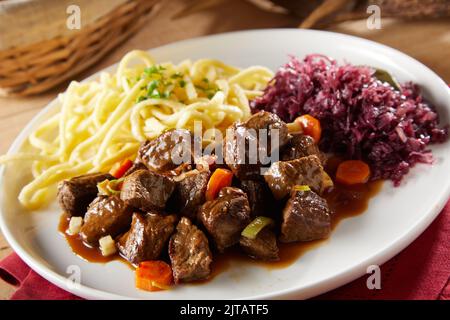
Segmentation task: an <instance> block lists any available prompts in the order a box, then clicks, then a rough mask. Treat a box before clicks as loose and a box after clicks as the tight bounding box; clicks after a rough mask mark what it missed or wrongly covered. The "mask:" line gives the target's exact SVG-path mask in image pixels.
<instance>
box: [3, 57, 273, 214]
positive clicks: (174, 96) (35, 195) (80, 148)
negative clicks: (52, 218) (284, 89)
mask: <svg viewBox="0 0 450 320" xmlns="http://www.w3.org/2000/svg"><path fill="white" fill-rule="evenodd" d="M272 77H273V73H272V71H270V70H269V69H267V68H265V67H260V66H252V67H249V68H246V69H242V70H241V69H239V68H236V67H233V66H229V65H227V64H225V63H223V62H221V61H217V60H211V59H201V60H198V61H195V62H191V61H190V60H186V61H183V62H181V63H179V64H173V63H170V62H167V63H161V64H155V62H154V60H153V58H152V57H151V56H150V55H149V54H148V53H147V52H145V51H138V50H135V51H131V52H129V53H128V54H127V55H125V56H124V57H123V59H122V60H121V61H120V63H119V65H118V67H117V70H116V71H115V72H114V73H112V74H111V73H106V72H104V73H102V74H101V75H100V76H99V78H98V79H97V80H94V81H88V82H81V83H79V82H75V81H74V82H72V83H71V84H70V85H69V87H68V88H67V90H66V92H65V93H62V94H60V95H59V97H58V99H59V107H58V108H59V109H58V112H57V113H56V114H55V115H54V116H52V117H51V118H49V119H48V120H46V121H45V122H43V123H42V124H41V125H40V126H39V127H38V128H36V129H35V130H34V131H33V132H32V133H31V134H30V136H29V137H28V142H29V144H30V145H31V146H32V147H33V148H34V149H35V152H31V153H30V152H27V153H18V154H11V155H6V156H2V157H0V164H6V163H8V162H12V161H28V162H30V161H31V172H32V175H33V180H32V181H30V182H29V183H28V184H27V185H26V186H24V187H23V189H22V191H21V192H20V194H19V201H20V203H21V204H22V205H23V206H24V207H26V208H28V209H30V210H33V209H37V208H40V207H43V206H44V205H46V204H47V203H48V202H49V201H51V200H52V199H53V198H54V195H55V191H56V185H57V183H58V182H59V181H61V180H63V179H67V178H71V177H74V176H77V175H81V174H85V173H93V172H99V171H108V170H109V169H110V168H111V166H112V165H113V164H114V163H116V162H117V161H120V160H122V159H124V158H134V157H135V155H136V152H137V150H138V148H139V145H140V143H141V142H142V141H144V140H146V139H153V138H155V137H156V136H158V135H159V134H161V133H162V132H163V131H165V130H168V129H172V128H185V129H189V130H193V127H194V122H196V121H200V122H201V123H202V126H203V129H204V130H206V129H212V128H216V129H217V130H221V131H223V130H225V128H226V127H228V126H229V125H230V124H231V123H233V122H235V121H239V120H245V119H247V118H248V117H249V116H250V107H249V100H250V99H252V98H254V97H255V96H258V95H261V94H262V90H263V89H264V88H265V87H266V85H267V83H268V82H269V81H270V79H271V78H272Z"/></svg>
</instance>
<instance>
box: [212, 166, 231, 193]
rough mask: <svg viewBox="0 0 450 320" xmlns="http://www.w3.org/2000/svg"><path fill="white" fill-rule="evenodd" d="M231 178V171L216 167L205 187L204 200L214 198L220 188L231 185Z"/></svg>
mask: <svg viewBox="0 0 450 320" xmlns="http://www.w3.org/2000/svg"><path fill="white" fill-rule="evenodd" d="M232 180H233V173H232V172H231V171H230V170H227V169H222V168H219V169H216V171H214V173H213V174H212V175H211V178H209V181H208V186H207V187H206V200H208V201H210V200H214V199H215V198H216V197H217V194H218V193H219V191H220V190H221V189H222V188H225V187H229V186H231V182H232Z"/></svg>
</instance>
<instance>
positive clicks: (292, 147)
mask: <svg viewBox="0 0 450 320" xmlns="http://www.w3.org/2000/svg"><path fill="white" fill-rule="evenodd" d="M312 155H315V156H317V157H318V158H319V159H320V160H321V162H322V165H323V163H324V160H325V156H324V155H323V154H322V152H320V150H319V147H318V146H317V144H316V143H315V142H314V139H313V138H311V137H310V136H307V135H303V134H299V133H295V134H292V135H291V137H290V139H289V142H288V143H287V144H286V146H284V148H283V151H282V152H281V157H280V158H281V160H283V161H289V160H294V159H299V158H303V157H307V156H312Z"/></svg>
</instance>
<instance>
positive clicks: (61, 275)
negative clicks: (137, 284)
mask: <svg viewBox="0 0 450 320" xmlns="http://www.w3.org/2000/svg"><path fill="white" fill-rule="evenodd" d="M151 53H152V54H153V55H154V56H155V58H156V59H157V61H167V60H172V61H174V62H179V61H181V60H183V59H186V58H190V59H197V58H204V57H210V58H217V59H221V60H224V61H225V62H227V63H229V64H232V65H237V66H240V67H246V66H250V65H254V64H260V65H264V66H267V67H269V68H271V69H273V70H275V69H276V68H277V67H279V66H280V65H281V64H283V63H285V62H286V61H287V60H288V55H289V54H293V55H297V56H299V57H303V56H304V55H306V54H309V53H322V54H326V55H329V56H332V57H334V58H336V59H338V60H339V61H340V62H342V61H344V60H345V61H348V62H351V63H353V64H365V65H371V66H375V67H380V68H383V69H386V70H389V71H391V72H392V73H393V74H394V75H395V76H397V78H398V79H399V80H400V81H407V80H412V81H414V82H416V83H418V84H419V85H421V86H422V87H423V89H424V92H425V95H426V97H428V98H429V99H430V100H431V101H433V103H434V104H436V105H437V106H438V109H439V112H440V114H441V119H442V122H443V123H450V116H449V106H450V93H449V90H448V88H447V86H446V84H445V83H444V82H443V81H442V80H441V79H440V78H439V77H438V76H437V75H436V74H434V73H433V72H432V71H431V70H430V69H428V68H427V67H425V66H424V65H422V64H421V63H419V62H417V61H416V60H414V59H412V58H410V57H408V56H406V55H405V54H403V53H401V52H398V51H396V50H393V49H391V48H388V47H386V46H383V45H380V44H377V43H374V42H371V41H367V40H363V39H359V38H355V37H350V36H346V35H342V34H336V33H329V32H321V31H310V30H281V29H280V30H263V31H249V32H238V33H228V34H222V35H217V36H210V37H205V38H199V39H193V40H187V41H182V42H178V43H175V44H171V45H168V46H164V47H160V48H156V49H152V50H151ZM94 76H95V75H94ZM55 106H56V104H55V102H53V103H50V105H49V106H47V107H46V108H45V109H44V110H43V111H42V112H41V113H39V114H38V115H37V116H36V118H35V119H34V120H33V121H32V122H31V123H30V124H29V125H28V126H27V127H26V128H25V129H24V130H23V132H22V133H21V134H20V135H19V137H18V138H17V139H16V141H15V142H14V144H13V145H12V147H11V149H10V153H14V152H17V151H18V150H19V149H20V148H21V146H22V144H23V142H24V141H25V138H26V136H27V135H28V134H29V133H30V132H31V130H32V128H34V127H35V126H36V125H37V124H39V123H40V122H41V121H43V120H44V119H47V118H48V117H49V115H50V114H51V113H52V112H54V110H55ZM432 149H433V152H434V155H435V157H436V163H435V164H434V165H433V166H425V165H418V166H417V167H416V168H414V169H413V170H412V172H411V173H410V174H409V175H408V176H407V178H406V179H405V181H404V182H403V184H402V185H401V186H400V187H398V188H393V187H392V185H391V183H389V182H388V183H385V184H384V187H383V189H382V191H381V192H380V193H379V194H378V195H377V196H376V197H375V198H374V199H373V200H372V201H371V203H370V206H369V209H368V210H367V211H366V212H365V213H364V214H362V215H360V216H358V217H355V218H351V219H346V220H344V221H342V222H341V223H340V224H339V225H338V227H337V228H336V229H335V231H334V232H333V234H332V235H331V238H330V239H329V240H328V241H327V242H326V243H323V244H322V245H320V246H318V247H317V248H315V249H313V250H310V251H308V252H307V253H306V254H304V255H303V256H302V257H301V258H299V259H298V260H297V261H296V262H295V263H294V264H292V265H291V266H289V267H287V268H284V269H276V270H267V269H266V268H264V267H258V266H248V265H236V266H233V267H231V268H230V269H229V270H228V271H227V272H224V273H222V274H220V275H219V276H218V277H216V278H215V279H214V280H213V281H211V282H208V283H207V284H204V285H181V286H178V287H177V288H176V289H174V290H170V291H162V292H157V293H149V292H143V291H139V290H136V289H135V288H134V279H133V272H132V270H131V269H130V268H128V267H127V266H126V265H125V264H124V263H120V262H111V263H108V264H105V265H103V264H96V263H89V262H86V261H84V260H82V259H80V258H79V257H77V256H75V255H74V254H73V253H72V251H71V250H70V248H69V246H68V244H67V243H66V241H65V240H64V238H63V237H62V236H61V234H59V233H58V231H57V225H58V220H59V217H60V210H59V209H58V208H57V206H56V204H53V205H52V206H51V207H50V208H47V209H45V210H42V211H40V212H33V213H29V212H25V211H24V210H23V209H22V208H20V206H19V204H18V201H17V200H16V199H17V194H18V191H19V189H20V187H21V186H22V185H23V183H24V182H25V180H24V179H26V175H27V171H28V168H24V167H23V165H22V168H21V167H19V165H20V164H17V166H16V167H14V166H8V167H7V169H6V170H4V173H3V174H2V175H1V177H0V179H1V181H0V210H1V214H0V225H1V228H2V231H3V234H4V235H5V237H6V239H7V240H8V242H9V243H10V244H11V246H12V247H13V249H14V250H15V251H16V252H17V253H18V254H19V255H20V257H21V258H22V259H23V260H24V261H25V262H26V263H27V264H28V265H30V266H31V267H32V268H33V269H34V270H35V271H36V272H38V273H39V274H40V275H42V276H43V277H44V278H46V279H47V280H49V281H51V282H53V283H54V284H56V285H57V286H59V287H61V288H64V289H66V290H68V291H70V292H73V293H74V294H76V295H79V296H81V297H84V298H89V299H120V298H140V299H230V298H231V299H236V298H308V297H312V296H315V295H318V294H320V293H323V292H325V291H328V290H331V289H333V288H336V287H338V286H341V285H343V284H345V283H347V282H349V281H351V280H353V279H355V278H357V277H359V276H361V275H363V274H364V273H365V272H366V269H367V267H368V266H369V265H372V264H382V263H383V262H385V261H386V260H388V259H389V258H391V257H392V256H394V255H395V254H396V253H398V252H399V251H400V250H402V249H403V248H405V247H406V246H407V245H408V244H409V243H411V242H412V241H413V240H414V239H415V238H416V237H417V236H418V235H419V234H420V233H422V231H423V230H424V229H425V228H426V227H427V226H428V225H429V224H430V223H431V222H432V221H433V219H434V218H435V217H436V215H437V214H438V213H439V211H440V210H441V209H442V208H443V206H444V204H445V202H446V200H447V199H448V197H449V196H450V157H449V154H450V153H449V151H450V143H445V144H441V145H436V146H433V148H432ZM70 266H78V267H79V268H80V270H81V285H80V286H79V287H67V283H68V282H67V277H68V276H69V275H70V272H73V271H71V270H73V269H71V267H70ZM68 272H69V273H68Z"/></svg>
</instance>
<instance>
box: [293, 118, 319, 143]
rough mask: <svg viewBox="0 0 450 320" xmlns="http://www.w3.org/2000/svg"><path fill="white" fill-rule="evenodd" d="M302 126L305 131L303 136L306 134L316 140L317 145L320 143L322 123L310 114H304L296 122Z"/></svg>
mask: <svg viewBox="0 0 450 320" xmlns="http://www.w3.org/2000/svg"><path fill="white" fill-rule="evenodd" d="M294 122H297V123H299V124H300V126H301V127H302V129H303V134H306V135H308V136H310V137H312V138H313V139H314V141H315V142H316V143H318V142H319V141H320V137H321V136H322V127H321V126H320V121H319V120H317V119H316V118H314V117H313V116H311V115H309V114H304V115H302V116H300V117H298V118H296V119H295V120H294Z"/></svg>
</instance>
